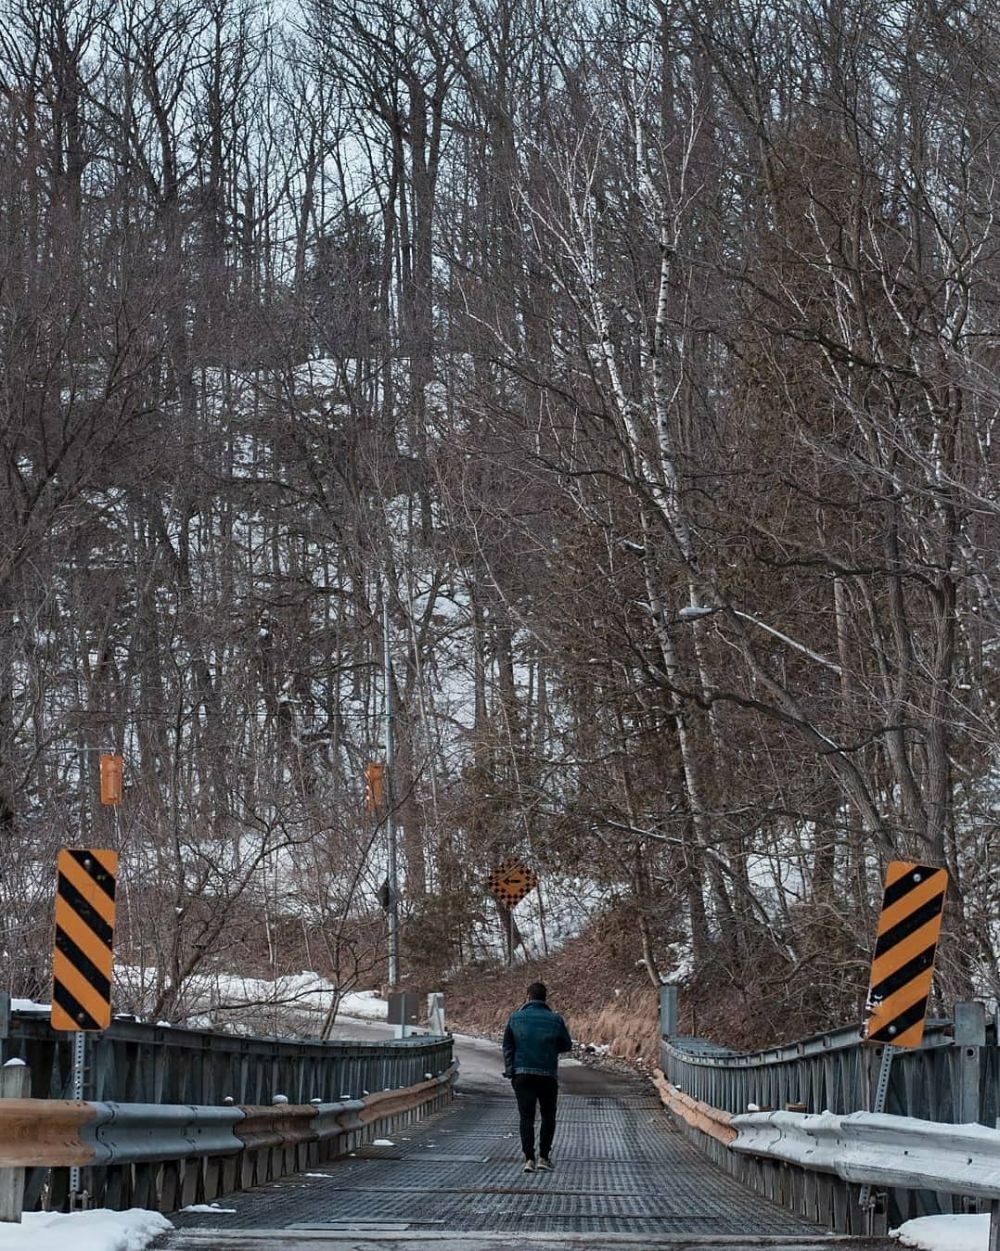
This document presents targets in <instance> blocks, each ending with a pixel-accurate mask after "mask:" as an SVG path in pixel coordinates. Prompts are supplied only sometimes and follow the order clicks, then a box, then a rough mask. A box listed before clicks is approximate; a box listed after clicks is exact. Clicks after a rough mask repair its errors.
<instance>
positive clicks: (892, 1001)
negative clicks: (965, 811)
mask: <svg viewBox="0 0 1000 1251" xmlns="http://www.w3.org/2000/svg"><path fill="white" fill-rule="evenodd" d="M947 890H948V870H947V869H940V868H936V867H935V866H933V865H927V864H914V863H913V862H912V861H909V860H893V861H892V862H891V863H890V865H889V868H888V869H887V870H886V875H885V895H884V896H883V899H882V915H881V916H880V917H879V922H878V938H877V939H876V942H875V955H874V957H873V958H872V974H871V984H870V988H869V991H868V1002H867V1004H866V1005H865V1009H866V1012H867V1014H868V1017H867V1021H866V1023H865V1030H864V1034H865V1038H866V1039H867V1040H868V1041H869V1042H879V1043H892V1045H893V1046H894V1047H919V1046H920V1042H921V1039H922V1038H923V1036H924V1017H925V1016H926V1015H927V998H928V996H929V995H930V991H931V979H932V978H933V976H934V955H935V952H936V951H937V942H938V935H939V934H940V933H941V917H942V914H943V913H944V898H945V894H946V892H947Z"/></svg>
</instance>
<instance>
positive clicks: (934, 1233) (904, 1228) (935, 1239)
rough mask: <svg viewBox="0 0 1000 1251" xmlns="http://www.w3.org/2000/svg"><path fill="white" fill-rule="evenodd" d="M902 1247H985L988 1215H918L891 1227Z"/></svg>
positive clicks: (953, 1250)
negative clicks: (896, 1226)
mask: <svg viewBox="0 0 1000 1251" xmlns="http://www.w3.org/2000/svg"><path fill="white" fill-rule="evenodd" d="M891 1236H892V1237H894V1238H898V1239H899V1241H900V1242H901V1243H902V1244H903V1246H904V1247H920V1248H921V1251H986V1246H987V1243H988V1242H989V1237H990V1217H989V1213H988V1212H985V1213H982V1214H981V1215H979V1216H918V1217H917V1218H916V1219H915V1220H912V1221H904V1223H903V1224H902V1225H900V1227H899V1228H898V1229H894V1230H892V1231H891Z"/></svg>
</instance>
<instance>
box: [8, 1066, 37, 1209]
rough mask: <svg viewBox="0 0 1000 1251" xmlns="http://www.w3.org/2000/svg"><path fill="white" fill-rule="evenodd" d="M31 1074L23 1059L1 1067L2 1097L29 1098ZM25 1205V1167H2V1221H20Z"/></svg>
mask: <svg viewBox="0 0 1000 1251" xmlns="http://www.w3.org/2000/svg"><path fill="white" fill-rule="evenodd" d="M30 1094H31V1074H30V1073H29V1071H28V1066H27V1065H26V1064H25V1063H24V1061H23V1060H9V1061H8V1062H7V1063H6V1064H5V1065H4V1067H3V1068H2V1069H0V1099H27V1098H28V1097H29V1096H30ZM23 1205H24V1169H23V1168H0V1221H10V1222H16V1223H20V1220H21V1209H22V1207H23Z"/></svg>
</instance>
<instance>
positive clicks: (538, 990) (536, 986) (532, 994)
mask: <svg viewBox="0 0 1000 1251" xmlns="http://www.w3.org/2000/svg"><path fill="white" fill-rule="evenodd" d="M548 994H549V992H548V991H547V990H546V989H545V983H544V982H532V983H531V985H530V986H529V987H528V998H529V999H541V1000H542V1001H543V1002H544V1001H545V1000H546V999H547V998H548Z"/></svg>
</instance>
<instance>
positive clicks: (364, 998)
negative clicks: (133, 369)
mask: <svg viewBox="0 0 1000 1251" xmlns="http://www.w3.org/2000/svg"><path fill="white" fill-rule="evenodd" d="M337 1014H338V1016H352V1017H354V1018H355V1019H356V1020H362V1021H384V1020H386V1018H387V1017H388V1015H389V1004H388V1003H387V1002H386V1000H384V999H380V998H379V997H378V994H377V992H376V991H374V990H352V991H348V992H347V994H346V995H344V997H343V998H342V999H341V1001H340V1003H339V1005H338V1007H337Z"/></svg>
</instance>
